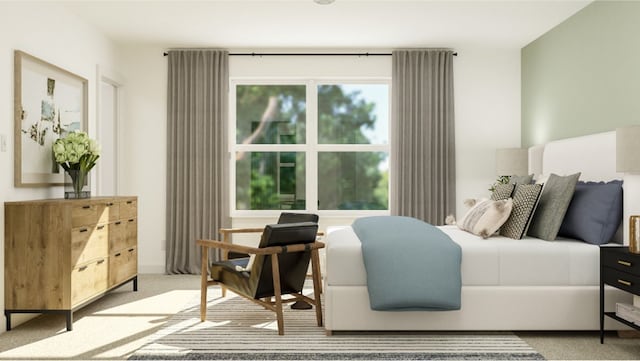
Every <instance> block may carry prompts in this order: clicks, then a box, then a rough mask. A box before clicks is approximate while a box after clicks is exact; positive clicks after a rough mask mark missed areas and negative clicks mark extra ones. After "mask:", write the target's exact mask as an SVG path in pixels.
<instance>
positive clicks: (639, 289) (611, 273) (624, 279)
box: [600, 267, 640, 295]
mask: <svg viewBox="0 0 640 361" xmlns="http://www.w3.org/2000/svg"><path fill="white" fill-rule="evenodd" d="M600 277H602V280H603V281H604V283H606V284H608V285H611V286H614V287H617V288H620V289H622V290H625V291H627V292H631V293H633V294H636V295H637V294H640V277H637V276H633V275H631V274H629V273H626V272H620V271H618V270H615V269H612V268H607V267H603V268H602V274H601V275H600Z"/></svg>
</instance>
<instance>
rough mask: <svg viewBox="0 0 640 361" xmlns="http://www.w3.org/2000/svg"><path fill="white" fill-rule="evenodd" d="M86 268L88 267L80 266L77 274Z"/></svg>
mask: <svg viewBox="0 0 640 361" xmlns="http://www.w3.org/2000/svg"><path fill="white" fill-rule="evenodd" d="M87 267H88V266H82V267H80V268H78V272H82V271H84V270H86V269H87Z"/></svg>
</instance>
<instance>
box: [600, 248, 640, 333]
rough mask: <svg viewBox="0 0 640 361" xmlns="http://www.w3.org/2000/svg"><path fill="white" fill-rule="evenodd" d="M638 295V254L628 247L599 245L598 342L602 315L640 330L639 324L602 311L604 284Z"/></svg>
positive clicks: (639, 265) (639, 271)
mask: <svg viewBox="0 0 640 361" xmlns="http://www.w3.org/2000/svg"><path fill="white" fill-rule="evenodd" d="M605 284H606V285H609V286H613V287H616V288H619V289H621V290H624V291H627V292H630V293H632V294H634V295H640V254H635V253H630V252H629V247H627V246H619V247H615V246H614V247H610V246H602V247H600V343H604V316H608V317H611V318H613V319H614V320H616V321H618V322H621V323H624V324H625V325H627V326H629V327H632V328H635V329H636V330H640V326H638V325H636V324H634V323H632V322H629V321H627V320H625V319H622V318H620V317H618V316H616V313H615V312H604V285H605Z"/></svg>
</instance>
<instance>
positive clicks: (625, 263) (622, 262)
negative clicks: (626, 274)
mask: <svg viewBox="0 0 640 361" xmlns="http://www.w3.org/2000/svg"><path fill="white" fill-rule="evenodd" d="M618 264H621V265H623V266H627V267H631V262H627V261H623V260H621V259H619V260H618Z"/></svg>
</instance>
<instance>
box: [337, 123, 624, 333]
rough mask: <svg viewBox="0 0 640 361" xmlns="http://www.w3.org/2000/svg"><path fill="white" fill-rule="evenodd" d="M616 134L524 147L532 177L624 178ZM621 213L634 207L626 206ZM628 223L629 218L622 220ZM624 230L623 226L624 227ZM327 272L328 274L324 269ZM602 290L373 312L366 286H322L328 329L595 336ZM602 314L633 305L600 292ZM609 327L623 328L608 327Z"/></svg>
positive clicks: (538, 291)
mask: <svg viewBox="0 0 640 361" xmlns="http://www.w3.org/2000/svg"><path fill="white" fill-rule="evenodd" d="M615 139H616V137H615V132H607V133H599V134H594V135H589V136H584V137H577V138H570V139H566V140H561V141H553V142H550V143H547V144H546V145H544V146H535V147H532V148H530V149H529V170H530V172H532V173H535V174H548V173H556V174H572V173H575V172H578V171H579V172H582V175H581V177H580V179H581V180H611V179H622V174H618V173H616V171H615V163H616V162H615V149H616V146H615ZM624 207H625V214H626V210H627V209H631V206H630V205H628V204H627V202H625V206H624ZM625 219H626V216H625ZM623 224H624V222H623ZM327 272H331V270H329V269H328V270H327ZM599 291H600V290H599V286H520V287H518V286H463V287H462V299H461V301H462V308H461V309H460V310H458V311H441V312H425V311H408V312H389V311H386V312H385V311H373V310H371V309H370V307H369V294H368V292H367V288H366V286H336V285H331V284H326V285H325V327H326V330H327V334H331V333H332V332H333V331H382V330H385V331H387V330H408V331H418V330H424V331H429V330H442V331H445V330H455V331H463V330H467V331H472V330H487V331H489V330H599V327H600V323H599V322H600V319H599V315H600V304H599ZM605 293H606V295H605V299H606V304H605V309H606V310H607V311H610V310H614V309H615V304H616V302H626V303H631V302H632V296H630V295H629V294H628V293H626V292H623V291H620V290H618V289H614V288H609V287H607V288H606V289H605ZM605 322H606V323H605V328H607V329H625V328H626V326H622V325H621V324H619V323H617V322H615V321H612V320H606V321H605Z"/></svg>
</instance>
